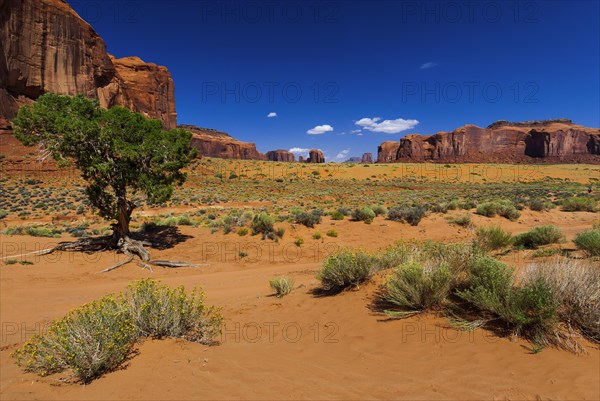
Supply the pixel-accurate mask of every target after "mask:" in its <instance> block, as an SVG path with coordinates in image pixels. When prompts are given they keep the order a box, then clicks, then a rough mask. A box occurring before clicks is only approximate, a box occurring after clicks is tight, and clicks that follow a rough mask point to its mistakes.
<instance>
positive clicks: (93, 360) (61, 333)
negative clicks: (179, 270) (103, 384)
mask: <svg viewBox="0 0 600 401" xmlns="http://www.w3.org/2000/svg"><path fill="white" fill-rule="evenodd" d="M135 337H136V328H135V326H134V324H133V323H132V321H131V315H130V311H129V309H128V308H127V307H126V305H125V304H124V303H123V302H120V301H119V300H117V299H115V298H114V297H104V298H101V299H99V300H97V301H94V302H91V303H89V304H86V305H84V306H82V307H80V308H78V309H75V310H73V311H71V312H69V313H68V314H67V316H65V317H64V318H63V319H61V320H59V321H57V322H56V323H54V324H53V325H52V326H51V327H50V328H49V330H48V333H47V334H46V335H44V336H41V335H36V336H34V337H33V338H32V339H31V340H30V341H28V342H26V343H25V344H24V345H23V346H22V347H21V348H19V349H18V350H17V351H15V352H14V354H13V356H14V357H15V358H16V360H17V364H18V365H19V366H21V367H23V368H24V369H25V370H26V371H28V372H34V373H38V374H40V375H42V376H46V375H49V374H53V373H58V372H62V371H64V370H66V369H70V370H72V372H73V374H74V375H75V376H76V377H77V378H79V380H81V381H83V382H84V383H87V382H90V381H91V380H92V379H94V378H96V377H98V376H100V375H102V374H103V373H106V372H109V371H111V370H114V369H115V368H117V367H118V366H119V365H120V364H121V363H122V362H123V361H124V360H125V358H127V356H128V355H129V353H130V351H131V348H132V346H133V343H134V341H135Z"/></svg>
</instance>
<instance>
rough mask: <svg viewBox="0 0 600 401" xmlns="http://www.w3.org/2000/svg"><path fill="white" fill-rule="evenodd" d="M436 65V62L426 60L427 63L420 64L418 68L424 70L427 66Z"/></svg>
mask: <svg viewBox="0 0 600 401" xmlns="http://www.w3.org/2000/svg"><path fill="white" fill-rule="evenodd" d="M437 65H438V63H434V62H432V61H429V62H427V63H425V64H423V65H421V67H420V68H421V69H422V70H426V69H427V68H433V67H436V66H437Z"/></svg>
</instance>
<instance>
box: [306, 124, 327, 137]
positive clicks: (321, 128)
mask: <svg viewBox="0 0 600 401" xmlns="http://www.w3.org/2000/svg"><path fill="white" fill-rule="evenodd" d="M331 131H333V127H332V126H331V125H329V124H325V125H317V126H316V127H314V128H311V129H309V130H308V131H306V133H307V134H309V135H322V134H324V133H326V132H331Z"/></svg>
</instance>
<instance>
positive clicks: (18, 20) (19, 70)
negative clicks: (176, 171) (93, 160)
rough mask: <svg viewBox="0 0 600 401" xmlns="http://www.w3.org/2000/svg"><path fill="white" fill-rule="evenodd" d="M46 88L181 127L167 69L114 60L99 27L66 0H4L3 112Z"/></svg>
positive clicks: (0, 50) (0, 33)
mask: <svg viewBox="0 0 600 401" xmlns="http://www.w3.org/2000/svg"><path fill="white" fill-rule="evenodd" d="M46 92H54V93H59V94H63V95H70V96H73V95H77V94H83V95H85V96H87V97H90V98H98V99H99V100H100V104H101V105H102V106H103V107H108V106H113V105H122V106H125V107H128V108H130V109H132V110H134V111H139V112H142V113H144V114H146V115H148V116H149V117H152V118H158V119H161V120H162V121H163V125H164V126H165V128H174V127H175V126H176V124H177V123H176V113H175V99H174V96H173V80H172V79H171V75H170V74H169V72H168V70H166V68H164V67H158V66H156V65H154V64H146V63H144V62H142V61H141V60H140V59H137V58H126V59H121V60H114V59H112V58H111V57H110V56H109V54H108V53H107V52H106V45H105V43H104V41H103V40H102V38H100V36H99V35H98V34H97V33H96V32H95V31H94V29H93V28H92V27H91V26H90V25H89V24H88V23H87V22H85V21H84V20H82V19H81V18H80V17H79V15H77V13H76V12H75V11H74V10H73V9H72V8H71V7H70V6H69V5H68V4H67V3H66V2H65V1H63V0H0V115H2V116H4V117H6V118H9V119H10V118H12V117H14V115H15V114H16V112H17V110H18V107H19V106H20V105H21V104H23V103H25V102H27V101H31V100H35V99H37V98H38V97H39V96H41V95H42V94H44V93H46Z"/></svg>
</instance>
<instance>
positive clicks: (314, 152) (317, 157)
mask: <svg viewBox="0 0 600 401" xmlns="http://www.w3.org/2000/svg"><path fill="white" fill-rule="evenodd" d="M306 162H307V163H325V156H324V155H323V152H321V151H320V150H319V149H311V151H310V152H309V153H308V159H307V160H306Z"/></svg>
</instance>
